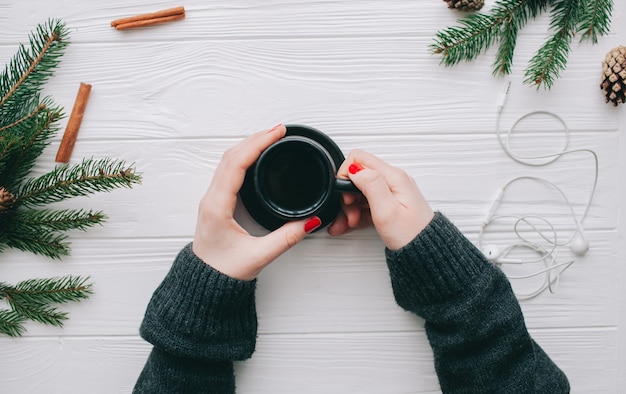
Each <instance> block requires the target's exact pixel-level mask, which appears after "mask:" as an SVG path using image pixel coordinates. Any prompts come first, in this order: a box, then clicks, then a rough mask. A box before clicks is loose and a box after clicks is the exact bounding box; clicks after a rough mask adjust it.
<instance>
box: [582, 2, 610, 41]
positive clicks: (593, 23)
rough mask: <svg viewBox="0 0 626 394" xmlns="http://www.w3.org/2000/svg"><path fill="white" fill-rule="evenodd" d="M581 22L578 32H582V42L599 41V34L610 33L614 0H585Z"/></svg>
mask: <svg viewBox="0 0 626 394" xmlns="http://www.w3.org/2000/svg"><path fill="white" fill-rule="evenodd" d="M583 3H584V4H583V8H582V14H581V23H580V26H579V27H578V32H579V33H582V34H581V37H580V42H585V41H591V43H592V44H597V43H598V37H599V36H605V35H607V34H609V27H610V25H611V14H612V13H613V0H584V2H583Z"/></svg>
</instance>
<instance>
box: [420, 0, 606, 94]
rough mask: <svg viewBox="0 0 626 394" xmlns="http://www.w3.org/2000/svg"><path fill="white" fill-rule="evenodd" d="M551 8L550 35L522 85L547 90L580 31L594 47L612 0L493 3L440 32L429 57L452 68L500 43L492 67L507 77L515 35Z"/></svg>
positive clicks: (603, 30) (508, 0)
mask: <svg viewBox="0 0 626 394" xmlns="http://www.w3.org/2000/svg"><path fill="white" fill-rule="evenodd" d="M550 6H552V18H551V23H550V29H551V30H552V31H553V32H554V34H553V35H552V36H551V37H550V38H549V39H548V40H547V42H546V43H545V44H544V45H543V47H542V48H541V49H540V50H539V51H538V52H537V53H536V54H535V56H534V57H533V59H532V60H531V61H530V63H529V66H528V68H527V69H526V71H525V80H524V83H526V84H532V85H535V86H537V88H539V87H540V86H544V87H546V88H550V87H551V86H552V84H553V83H554V80H555V78H558V76H559V73H560V71H562V70H564V69H565V66H566V63H567V57H568V55H569V51H570V46H571V40H572V37H573V35H574V34H575V33H577V32H582V37H581V42H582V41H592V42H593V43H596V42H597V38H598V36H601V35H606V34H607V33H608V31H609V26H610V17H611V13H612V10H613V0H496V2H495V5H494V6H493V8H492V9H491V10H490V11H489V12H488V13H486V14H472V15H469V16H467V17H466V18H464V19H462V20H461V21H460V22H459V25H458V26H453V27H448V28H446V29H444V30H442V31H439V32H438V33H437V35H436V38H435V43H434V44H432V45H431V46H430V49H431V52H432V53H434V54H440V55H441V59H440V63H441V64H442V65H444V66H452V65H455V64H457V63H460V62H461V61H471V60H474V59H475V58H476V57H478V56H479V55H480V54H481V53H483V52H485V51H486V50H487V49H489V48H490V47H491V46H492V45H493V44H495V43H499V44H500V47H499V48H498V51H497V53H496V59H495V61H494V63H493V74H494V75H495V76H503V75H507V74H509V73H510V72H511V66H512V63H513V55H514V49H515V45H516V42H517V35H518V33H519V31H520V30H521V29H522V28H523V27H524V26H525V25H526V23H527V22H528V20H530V19H534V18H536V17H537V16H538V15H539V14H540V13H542V12H543V11H545V10H546V9H547V8H548V7H550Z"/></svg>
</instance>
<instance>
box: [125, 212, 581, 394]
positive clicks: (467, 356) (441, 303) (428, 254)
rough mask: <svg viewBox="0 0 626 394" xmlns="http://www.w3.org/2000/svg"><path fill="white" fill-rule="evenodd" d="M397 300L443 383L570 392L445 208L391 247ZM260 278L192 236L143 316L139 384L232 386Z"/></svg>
mask: <svg viewBox="0 0 626 394" xmlns="http://www.w3.org/2000/svg"><path fill="white" fill-rule="evenodd" d="M386 256H387V265H388V267H389V272H390V274H391V283H392V286H393V292H394V296H395V298H396V301H397V303H398V304H399V305H400V306H401V307H402V308H404V309H406V310H407V311H410V312H413V313H416V314H418V315H420V316H422V317H423V318H424V319H425V321H426V333H427V335H428V339H429V341H430V345H431V346H432V349H433V352H434V356H435V369H436V371H437V375H438V377H439V383H440V385H441V389H442V391H443V392H444V393H481V394H482V393H542V394H546V393H547V394H549V393H568V392H569V384H568V381H567V378H566V377H565V375H564V374H563V372H562V371H561V370H560V369H559V368H558V367H557V366H556V365H555V364H554V363H553V362H552V361H551V360H550V358H549V357H548V356H547V355H546V354H545V353H544V352H543V350H542V349H541V348H540V347H539V345H537V344H536V343H535V342H534V341H533V339H532V338H531V337H530V335H529V334H528V331H527V330H526V326H525V324H524V317H523V316H522V312H521V309H520V307H519V304H518V302H517V300H516V299H515V296H514V295H513V292H512V290H511V287H510V284H509V282H508V280H507V279H506V277H505V276H504V274H503V273H502V272H501V271H500V270H499V269H497V268H496V267H494V266H493V265H492V264H490V263H489V262H488V261H487V260H486V259H485V258H484V257H483V255H482V254H481V253H480V252H479V251H478V250H477V249H476V248H475V247H474V245H473V244H472V243H471V242H470V241H469V240H467V239H466V238H465V237H464V236H463V235H462V234H461V233H460V232H459V231H458V229H457V228H456V227H455V226H454V225H453V224H452V223H451V222H450V221H449V220H448V219H447V218H446V217H445V216H444V215H442V214H441V213H436V214H435V217H434V219H433V220H432V221H431V223H430V224H429V225H428V226H427V227H426V229H424V230H423V231H422V232H421V233H420V234H419V235H418V236H417V237H416V238H415V239H414V240H413V241H412V242H411V243H409V244H408V245H406V246H405V247H404V248H402V249H400V250H396V251H390V250H387V251H386ZM255 286H256V281H252V282H244V281H239V280H236V279H233V278H230V277H228V276H226V275H224V274H221V273H220V272H218V271H216V270H214V269H212V268H211V267H210V266H208V265H206V264H204V263H203V262H202V261H201V260H200V259H199V258H198V257H196V256H195V255H194V254H193V252H192V251H191V245H187V246H186V247H185V248H184V249H183V250H182V251H181V252H180V254H179V255H178V257H177V258H176V260H175V261H174V264H173V265H172V268H171V270H170V272H169V273H168V275H167V276H166V278H165V279H164V280H163V282H162V283H161V285H160V286H159V287H158V288H157V289H156V291H155V293H154V295H153V296H152V299H151V301H150V303H149V305H148V308H147V310H146V314H145V317H144V320H143V323H142V325H141V335H142V337H143V338H144V339H146V340H147V341H148V342H150V343H152V344H153V345H154V348H153V350H152V352H151V354H150V356H149V358H148V360H147V362H146V365H145V367H144V369H143V371H142V373H141V375H140V376H139V379H138V381H137V384H136V386H135V390H134V393H168V394H169V393H185V394H191V393H219V394H222V393H234V392H235V377H234V372H233V364H232V363H233V361H236V360H244V359H247V358H249V357H250V356H251V355H252V353H253V352H254V346H255V340H256V330H257V318H256V310H255V302H254V294H255Z"/></svg>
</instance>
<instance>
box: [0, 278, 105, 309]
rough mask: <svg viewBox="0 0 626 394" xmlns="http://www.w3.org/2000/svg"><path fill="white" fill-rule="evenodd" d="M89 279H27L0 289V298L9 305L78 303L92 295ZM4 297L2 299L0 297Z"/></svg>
mask: <svg viewBox="0 0 626 394" xmlns="http://www.w3.org/2000/svg"><path fill="white" fill-rule="evenodd" d="M88 280H89V277H83V276H73V275H68V276H63V277H55V278H44V279H28V280H24V281H21V282H19V283H18V284H17V285H15V286H7V285H4V286H2V287H0V298H6V300H7V301H8V302H9V303H10V304H11V303H13V304H20V305H25V306H28V305H49V304H64V303H67V302H70V301H80V300H83V299H86V298H88V297H89V296H90V295H91V294H93V289H92V287H93V286H92V285H91V284H89V283H87V281H88ZM2 296H4V297H2Z"/></svg>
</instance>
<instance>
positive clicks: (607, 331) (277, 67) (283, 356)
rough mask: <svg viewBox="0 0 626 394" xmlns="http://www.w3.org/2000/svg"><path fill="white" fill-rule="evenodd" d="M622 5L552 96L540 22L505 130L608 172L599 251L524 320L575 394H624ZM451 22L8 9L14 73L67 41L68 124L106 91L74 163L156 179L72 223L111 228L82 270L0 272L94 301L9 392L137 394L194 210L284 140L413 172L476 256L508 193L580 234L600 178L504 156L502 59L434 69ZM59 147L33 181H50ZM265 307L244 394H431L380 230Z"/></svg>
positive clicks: (386, 16)
mask: <svg viewBox="0 0 626 394" xmlns="http://www.w3.org/2000/svg"><path fill="white" fill-rule="evenodd" d="M615 3H616V4H615V8H616V9H615V13H614V17H613V21H614V23H613V27H612V33H611V35H610V36H608V37H605V38H602V39H601V41H600V43H599V44H598V45H596V46H592V45H589V44H585V45H578V44H574V45H573V50H572V53H571V55H570V58H569V63H568V68H567V70H566V71H565V72H563V74H562V78H560V79H559V80H558V81H557V82H556V83H555V85H554V87H553V88H552V90H551V91H539V92H537V91H535V90H534V89H533V88H529V87H527V86H524V85H522V82H521V81H522V79H523V70H524V68H525V67H526V64H527V61H528V59H529V58H530V57H531V56H532V54H533V53H534V52H535V51H536V50H537V48H538V47H539V45H540V43H541V42H542V41H543V39H544V37H545V35H546V31H547V25H548V22H549V20H548V15H547V14H545V15H543V16H541V17H540V18H538V19H537V20H536V21H535V22H531V23H530V24H529V25H528V26H527V27H526V28H525V29H524V30H523V31H522V33H521V35H520V38H519V40H518V46H517V52H516V58H515V63H514V68H513V73H512V75H511V78H510V80H511V82H512V88H511V92H510V95H509V99H508V103H507V106H506V108H505V109H504V112H503V118H502V123H503V125H504V126H505V127H509V126H510V125H511V124H512V123H513V122H514V120H515V119H517V118H518V117H520V116H522V115H523V114H525V113H527V112H529V111H531V110H536V109H546V110H550V111H554V112H555V113H558V114H559V115H560V116H562V117H563V118H564V119H565V121H566V122H567V123H568V125H569V126H570V128H571V131H572V141H571V147H572V148H591V149H594V150H595V151H596V152H597V153H598V155H599V158H600V178H599V182H598V191H597V195H596V198H595V199H594V201H593V205H592V207H591V210H590V213H589V216H588V218H587V219H586V220H585V222H584V226H585V229H586V233H587V236H588V238H589V239H590V241H591V250H590V251H589V252H588V253H587V255H586V256H585V257H583V258H577V260H576V263H575V264H574V265H573V266H572V267H571V268H570V269H569V270H568V271H567V272H566V273H565V274H564V275H563V277H562V280H561V284H560V287H559V288H558V290H557V292H556V293H555V294H549V293H546V294H544V295H542V296H540V297H538V298H536V299H533V300H531V301H528V302H523V303H522V307H523V310H524V313H525V316H526V319H527V325H528V327H529V329H530V331H531V332H532V334H533V336H534V337H535V338H536V340H537V341H538V342H539V343H540V344H541V345H542V346H543V347H544V348H545V350H546V351H547V352H548V353H549V354H550V356H551V357H553V359H554V360H555V361H556V363H557V364H558V365H559V366H560V367H561V368H562V369H563V370H564V371H565V372H566V373H567V375H568V377H569V379H570V381H571V384H572V389H573V391H572V392H574V393H619V392H624V391H625V390H626V356H625V354H626V341H625V339H624V337H625V336H626V330H625V324H626V321H624V318H625V317H626V303H625V300H624V290H623V284H624V283H626V282H625V280H626V277H625V276H626V270H625V269H624V256H626V241H625V240H624V236H625V235H626V233H625V231H624V228H620V226H619V224H620V223H623V221H624V220H626V214H625V213H624V208H625V203H624V201H625V199H624V198H623V197H622V196H623V195H624V192H625V190H624V187H625V186H626V175H625V172H624V171H623V169H624V168H626V167H625V165H626V143H625V142H624V141H625V139H624V137H623V136H621V135H620V133H626V125H624V118H623V114H624V108H617V109H615V108H613V107H612V106H609V105H606V104H605V103H604V101H603V97H602V95H601V92H600V90H599V88H598V85H599V82H600V73H601V68H600V63H601V61H602V59H603V58H604V55H605V54H606V52H608V51H609V49H611V48H613V47H615V46H617V45H619V44H626V42H624V41H626V28H625V27H624V25H623V24H622V23H621V22H622V21H623V20H624V17H625V16H626V15H625V13H626V4H624V2H623V1H621V0H616V1H615ZM492 4H493V1H487V5H486V7H487V8H489V7H490V6H491V5H492ZM177 5H184V6H185V8H186V10H187V18H186V19H185V20H184V21H179V22H174V23H171V24H168V25H160V26H155V27H152V28H146V29H142V30H133V31H124V32H120V31H116V30H115V29H113V28H111V27H110V26H109V22H110V21H111V20H113V19H116V18H119V17H123V16H128V15H134V14H139V13H144V12H150V11H155V10H160V9H165V8H170V7H173V6H177ZM487 8H486V9H487ZM459 15H460V14H458V13H455V12H452V11H449V10H448V9H447V8H446V6H445V4H444V3H443V2H442V1H440V0H429V1H415V0H412V1H410V0H394V1H383V0H350V1H347V0H344V1H341V0H324V1H322V0H318V1H313V0H309V1H305V0H291V1H278V0H264V1H255V0H240V1H232V0H231V1H224V0H222V1H211V2H206V1H201V0H188V1H186V2H185V3H170V2H148V1H137V0H132V1H128V0H109V1H98V2H96V1H77V0H60V1H44V0H30V1H16V0H0V32H1V34H0V59H1V63H2V64H4V63H6V61H7V60H8V59H9V58H10V56H12V55H13V53H14V52H15V50H16V47H17V43H18V42H23V41H25V40H26V37H27V35H28V33H29V32H30V31H31V30H32V29H33V28H34V27H35V26H36V24H37V23H39V22H43V21H45V20H46V19H47V18H49V17H55V18H61V19H63V20H64V21H65V22H66V23H67V26H68V27H69V29H70V30H71V41H72V43H71V45H70V46H69V47H68V49H67V51H66V54H65V56H64V58H63V61H62V63H61V66H60V67H59V68H58V71H57V73H56V76H55V77H54V78H53V79H52V80H51V82H50V83H48V84H47V86H46V93H47V94H50V95H51V96H53V97H54V99H55V100H56V101H57V102H58V103H59V104H60V105H62V106H64V107H65V109H66V112H68V113H69V111H70V110H71V107H72V105H73V102H74V98H75V94H76V91H77V89H78V85H79V83H80V82H86V83H90V84H92V85H93V90H92V94H91V98H90V101H89V105H88V108H87V112H86V114H85V118H84V121H83V124H82V127H81V132H80V136H79V140H78V142H77V144H76V149H75V151H74V154H73V159H72V160H73V161H79V160H80V159H81V158H82V157H91V156H94V157H105V156H108V157H119V158H123V159H126V160H128V161H130V162H135V163H136V167H137V169H138V170H139V171H140V172H142V173H143V175H144V182H143V185H141V186H138V187H136V188H134V189H133V190H118V191H114V192H113V193H110V194H97V195H94V196H93V197H91V198H88V199H75V200H71V201H70V202H69V203H68V204H67V205H69V206H72V207H87V208H95V209H103V210H104V211H105V212H106V213H107V214H108V216H109V217H110V219H109V221H108V222H107V223H106V224H105V225H104V226H103V227H101V228H95V229H93V230H90V231H88V232H87V233H75V234H72V236H71V241H72V252H73V253H72V256H71V257H69V258H66V259H64V260H63V261H62V262H55V261H49V260H47V259H45V258H40V257H36V256H33V255H30V254H26V253H22V252H17V251H8V252H5V253H3V254H2V255H1V256H0V280H1V281H5V282H9V283H15V282H17V281H19V280H23V279H29V278H33V277H47V276H56V275H65V274H81V275H90V276H91V278H92V280H93V282H94V283H95V294H94V295H93V296H92V297H91V298H90V299H89V300H87V301H84V302H82V303H78V304H72V305H69V306H67V307H66V308H65V309H66V310H68V311H69V312H70V314H71V315H70V320H69V321H68V322H67V324H66V325H65V328H63V329H57V328H50V327H45V326H41V325H38V324H29V325H28V332H27V333H26V335H24V337H22V338H18V339H10V338H7V337H0V392H2V393H12V394H21V393H63V394H69V393H129V392H131V390H132V387H133V385H134V382H135V380H136V378H137V376H138V374H139V372H140V370H141V368H142V367H143V364H144V362H145V360H146V357H147V355H148V353H149V351H150V345H148V344H147V343H145V342H144V341H143V340H142V339H141V338H139V336H138V334H137V333H138V327H139V324H140V322H141V319H142V317H143V313H144V310H145V307H146V304H147V302H148V300H149V297H150V296H151V294H152V292H153V290H154V289H155V288H156V286H157V285H158V284H159V282H160V281H161V279H162V278H163V277H164V275H165V274H166V272H167V271H168V269H169V267H170V264H171V262H172V259H173V258H174V256H175V255H176V253H177V252H178V251H179V249H180V248H181V247H182V246H183V245H185V244H186V243H187V242H189V241H190V240H191V237H192V234H193V230H194V225H195V215H196V209H197V203H198V201H199V199H200V197H201V195H202V194H203V193H204V191H205V189H206V187H207V185H208V184H209V182H210V180H211V176H212V174H213V170H214V169H215V166H216V164H217V163H218V161H219V160H220V157H221V154H222V152H223V151H224V150H225V149H226V148H227V147H229V146H231V145H233V144H235V143H236V142H237V141H239V140H240V139H241V138H242V137H244V136H246V135H248V134H250V133H252V132H255V131H257V130H260V129H263V128H267V127H271V126H273V125H274V124H276V123H279V122H282V123H301V124H308V125H311V126H314V127H316V128H319V129H321V130H323V131H324V132H326V133H328V134H329V135H330V136H331V137H332V138H334V139H335V140H336V142H337V143H338V144H339V145H340V146H341V148H342V150H344V152H345V153H348V152H349V151H350V150H351V149H353V148H362V149H365V150H368V151H370V152H372V153H374V154H377V155H379V156H380V157H382V158H383V159H385V160H387V161H389V162H391V163H392V164H394V165H397V166H400V167H402V168H404V169H405V170H406V171H407V172H409V173H410V174H411V175H412V176H413V177H415V178H416V180H417V181H418V183H419V184H420V186H421V188H422V190H423V192H424V194H425V195H426V196H427V198H428V199H429V200H430V201H431V203H432V206H433V207H434V208H435V209H438V210H441V211H443V212H444V213H446V214H447V215H448V216H449V217H450V218H451V219H452V220H453V221H454V222H455V223H456V224H457V225H458V226H459V227H460V229H461V230H462V231H463V232H464V233H465V234H466V235H467V236H468V237H469V238H470V239H471V240H473V241H476V239H477V233H478V230H479V228H480V223H481V220H482V218H483V217H484V216H485V214H486V212H487V210H488V208H489V206H490V204H491V201H492V199H493V198H494V196H495V194H496V192H497V190H498V188H500V187H501V186H502V185H503V184H504V183H505V182H506V181H507V180H509V179H511V178H513V177H515V176H519V175H524V174H533V175H536V176H542V177H545V178H547V179H550V180H552V181H554V182H557V183H558V184H559V185H560V186H561V187H563V189H564V191H565V192H566V193H567V194H568V196H569V198H570V199H571V200H572V202H573V203H574V208H575V209H576V211H577V212H578V213H579V214H580V213H581V211H582V209H583V208H584V204H585V202H586V199H587V196H588V192H589V187H590V184H591V182H592V180H593V169H592V166H591V162H590V160H589V159H588V158H586V157H571V158H563V159H562V160H561V161H558V162H557V163H554V164H553V165H550V166H548V167H546V168H542V169H529V168H527V167H524V166H521V165H519V164H517V163H514V162H513V161H512V160H510V159H509V158H507V157H506V155H505V154H504V152H503V151H502V150H501V149H500V147H499V145H498V143H497V140H496V138H495V132H494V123H495V114H496V105H497V103H498V97H499V95H500V93H501V92H502V89H503V88H504V85H505V83H506V80H503V79H497V78H494V77H492V76H491V63H492V61H493V54H494V51H493V50H490V51H489V52H488V53H487V54H486V55H483V56H481V57H479V58H478V59H477V60H476V61H474V62H473V63H469V64H463V65H460V66H457V67H454V68H444V67H441V66H439V65H438V60H439V59H438V58H437V57H436V56H432V55H430V54H429V53H428V45H429V44H430V43H431V42H432V39H433V37H434V34H435V32H436V31H437V30H440V29H442V28H444V27H446V26H449V25H451V24H453V23H454V21H455V19H456V18H457V17H458V16H459ZM66 121H67V119H65V120H64V121H62V122H61V126H62V127H64V126H65V122H66ZM531 123H534V125H533V126H535V127H536V129H537V131H536V133H526V134H524V135H523V136H520V137H519V139H518V142H519V143H520V144H521V145H519V146H521V147H522V148H528V149H532V150H536V151H538V152H546V151H550V149H552V150H554V148H553V147H555V146H556V147H557V148H558V146H559V145H560V143H561V141H562V133H561V132H560V131H559V130H558V129H556V128H555V127H552V126H553V124H550V123H549V122H541V121H537V122H531ZM59 140H60V135H59V136H58V138H57V139H56V140H55V143H53V144H52V145H51V146H50V149H49V150H47V151H46V152H45V153H44V155H42V157H41V158H40V160H39V161H38V164H37V168H36V171H37V172H39V173H41V172H43V171H47V170H49V169H50V168H51V166H53V160H54V155H55V153H56V148H57V147H58V142H59ZM512 197H513V200H512V201H513V203H510V204H505V206H503V207H502V209H503V210H507V209H515V208H516V207H519V206H524V207H527V208H535V209H538V210H539V211H541V212H543V213H545V214H546V215H551V216H552V217H553V218H552V219H553V220H554V221H555V222H556V223H557V225H558V226H559V228H560V229H561V230H562V231H564V232H568V231H571V230H572V229H573V225H572V222H571V218H570V217H569V216H568V213H567V210H566V208H565V207H564V205H563V204H562V203H561V201H560V200H559V199H558V198H556V197H554V196H553V195H552V196H550V195H548V196H542V195H541V194H540V193H538V192H536V191H534V190H533V189H532V188H528V189H525V188H518V189H517V192H516V193H515V194H514V195H513V196H512ZM241 217H242V220H243V221H244V223H246V224H247V225H248V226H250V227H254V224H253V223H251V222H250V220H249V219H247V217H246V215H245V212H243V213H241ZM495 237H496V239H498V240H499V241H502V242H506V240H508V239H510V237H511V236H510V234H509V233H508V231H507V232H506V233H505V232H502V233H498V234H495ZM257 303H258V313H259V324H260V326H259V338H258V346H257V351H256V353H255V354H254V356H253V357H252V359H250V360H249V361H246V362H244V363H240V364H237V367H236V371H237V383H238V390H239V392H240V393H384V394H392V393H436V392H439V386H438V383H437V378H436V375H435V373H434V368H433V360H432V351H431V349H430V347H429V345H428V343H427V340H426V337H425V334H424V330H423V322H422V321H421V320H420V319H419V318H417V317H414V316H412V315H410V314H407V313H405V312H403V311H402V310H401V309H400V308H399V307H397V306H396V305H395V302H394V300H393V295H392V292H391V288H390V283H389V278H388V272H387V268H386V266H385V263H384V255H383V245H382V243H381V242H380V241H379V240H378V239H377V237H376V235H375V233H374V232H373V231H369V230H366V231H361V232H356V233H352V234H350V235H347V236H344V237H341V238H331V237H330V236H328V235H327V234H326V233H325V232H321V233H317V234H315V235H313V236H311V237H310V238H308V239H306V240H305V241H304V242H303V243H301V244H299V245H298V246H297V247H295V248H294V249H293V250H291V251H290V252H288V253H287V254H286V255H284V256H283V257H281V258H280V259H279V261H277V262H276V263H275V264H273V265H272V266H271V267H270V268H268V269H267V270H266V271H264V272H263V273H262V275H261V276H260V278H259V282H258V291H257Z"/></svg>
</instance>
